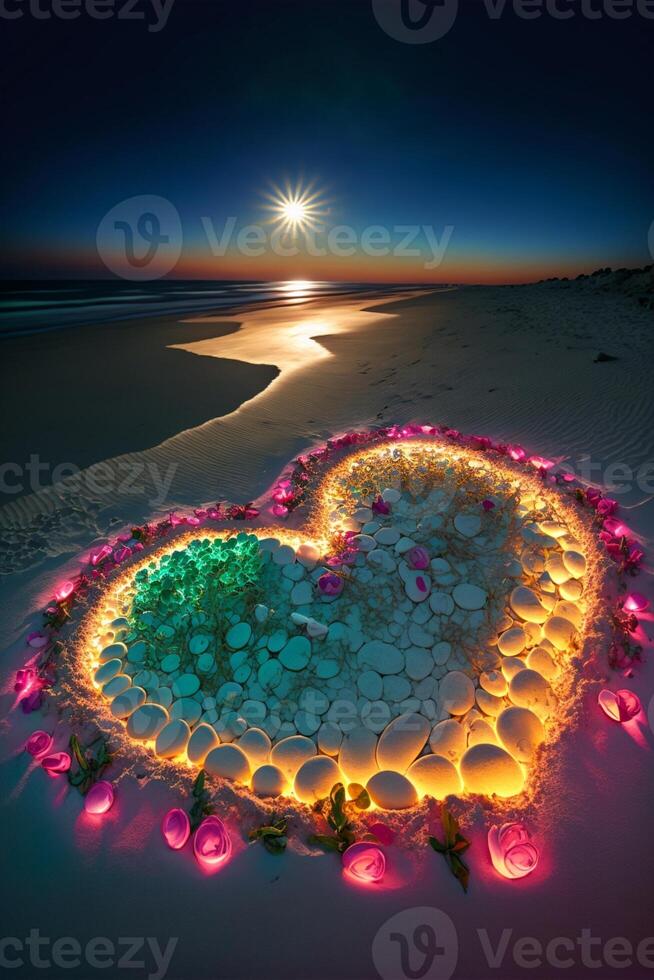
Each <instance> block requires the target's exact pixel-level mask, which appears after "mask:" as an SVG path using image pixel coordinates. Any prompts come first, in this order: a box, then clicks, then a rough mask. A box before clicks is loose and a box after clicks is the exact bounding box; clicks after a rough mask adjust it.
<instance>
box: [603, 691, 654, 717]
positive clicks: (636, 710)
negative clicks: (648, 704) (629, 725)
mask: <svg viewBox="0 0 654 980" xmlns="http://www.w3.org/2000/svg"><path fill="white" fill-rule="evenodd" d="M597 702H598V704H599V706H600V708H601V709H602V711H603V712H604V714H605V715H607V717H609V718H610V719H611V720H612V721H618V722H620V723H621V724H624V723H625V722H627V721H631V720H632V719H633V718H635V717H636V715H639V714H640V712H641V711H642V710H643V706H642V704H641V703H640V698H639V697H638V695H637V694H634V692H633V691H629V690H627V689H626V688H624V689H623V690H621V691H609V690H608V688H604V689H603V690H602V691H600V692H599V694H598V696H597Z"/></svg>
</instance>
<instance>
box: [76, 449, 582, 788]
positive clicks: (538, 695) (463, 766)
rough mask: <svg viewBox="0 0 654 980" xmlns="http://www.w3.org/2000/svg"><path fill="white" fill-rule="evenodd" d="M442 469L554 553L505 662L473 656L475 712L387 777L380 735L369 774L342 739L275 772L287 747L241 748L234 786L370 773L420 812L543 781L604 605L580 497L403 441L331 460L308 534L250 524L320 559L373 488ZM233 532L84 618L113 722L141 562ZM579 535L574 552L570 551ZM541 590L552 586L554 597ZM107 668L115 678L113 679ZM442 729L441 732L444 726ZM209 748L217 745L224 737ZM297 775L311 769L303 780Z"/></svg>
mask: <svg viewBox="0 0 654 980" xmlns="http://www.w3.org/2000/svg"><path fill="white" fill-rule="evenodd" d="M445 469H446V470H447V471H448V472H449V473H450V475H451V473H452V472H455V474H456V480H457V484H458V486H459V488H460V489H461V490H462V492H464V493H469V494H470V503H471V504H472V503H474V505H475V506H476V507H477V508H478V507H479V504H480V493H483V494H484V496H485V497H490V498H492V497H493V496H496V497H497V498H498V499H504V500H506V499H507V498H512V499H513V504H514V506H515V507H516V508H517V509H518V513H520V514H522V515H523V516H524V517H525V518H526V519H528V520H529V521H530V522H531V525H532V526H533V527H536V528H537V532H535V533H536V534H537V535H538V537H537V540H536V544H535V545H534V548H535V551H537V552H538V551H539V550H542V551H543V554H544V557H545V559H546V560H544V561H543V562H538V561H535V562H532V563H531V564H530V563H529V562H526V561H525V562H524V564H523V569H524V571H523V573H522V575H521V577H520V578H518V579H513V580H511V584H510V586H509V587H508V588H506V589H505V590H504V592H503V593H502V598H503V601H505V603H506V610H507V616H506V624H505V627H504V633H503V634H502V635H503V636H504V640H503V641H502V640H500V642H499V643H498V644H497V646H496V647H495V648H494V650H491V651H490V653H491V655H492V657H493V658H494V659H495V663H494V664H493V665H492V667H490V666H489V664H488V662H487V660H484V658H483V657H482V658H481V660H480V665H479V666H477V665H476V664H474V663H471V664H470V667H469V669H465V672H466V673H467V674H468V676H469V677H471V678H473V679H476V680H477V681H478V683H479V686H478V687H477V688H476V701H475V704H474V707H473V708H472V709H471V710H468V711H467V712H466V713H465V714H464V715H463V716H461V715H457V716H456V717H454V718H452V719H450V720H446V721H444V722H442V723H441V724H442V725H443V728H444V729H445V728H447V726H450V727H451V728H452V731H450V730H449V729H448V731H447V737H444V738H443V739H440V740H439V738H435V737H434V733H432V735H431V736H430V738H429V741H428V746H429V744H431V749H430V748H429V747H428V749H427V752H428V753H431V754H427V755H422V756H420V758H419V759H417V760H416V761H414V759H415V758H416V756H415V755H413V756H410V755H403V753H404V752H405V748H406V746H405V745H404V743H403V746H404V747H403V748H402V750H401V751H400V753H399V755H398V760H397V764H396V765H395V766H393V764H392V756H390V758H391V762H390V763H389V759H388V757H386V755H385V756H384V764H383V767H382V770H383V771H380V772H378V771H377V768H378V765H379V760H377V761H375V755H376V754H378V752H377V736H373V735H372V733H370V735H371V739H370V745H369V746H367V745H366V746H363V747H359V748H360V749H361V751H363V755H365V756H366V759H367V760H368V762H367V764H366V765H365V766H363V768H362V769H361V771H359V769H358V768H357V767H358V766H360V765H363V763H362V762H361V760H362V758H363V756H362V755H361V751H359V752H358V755H357V756H356V758H354V757H352V755H351V747H350V746H346V745H345V743H344V746H343V749H342V751H341V752H340V755H339V756H337V757H336V758H335V759H331V758H330V757H328V756H321V755H317V756H315V760H316V761H311V762H310V764H309V760H311V759H312V757H311V755H310V754H309V755H306V757H304V756H303V757H302V758H301V759H300V758H299V757H298V760H296V761H297V765H295V762H294V763H293V766H291V768H290V769H288V767H286V768H284V767H282V769H280V768H279V763H278V761H277V760H278V757H279V758H281V757H282V754H283V752H282V754H280V751H279V750H277V749H276V748H275V747H273V752H272V753H271V755H270V757H269V759H268V760H266V761H264V762H263V764H262V761H261V759H260V758H258V757H257V759H256V760H255V759H254V758H252V759H249V758H248V759H247V763H248V764H246V763H245V762H244V760H242V759H241V758H240V755H239V757H238V760H231V759H230V760H227V762H229V763H230V765H231V763H232V762H233V761H234V762H235V761H238V762H239V763H240V765H239V766H236V769H235V770H234V772H235V778H236V779H237V781H238V780H241V781H242V782H244V783H245V785H249V784H250V782H251V781H252V785H253V788H254V789H256V790H257V792H260V791H261V790H263V792H261V795H269V794H268V792H267V791H266V788H267V787H270V793H271V794H272V795H273V796H274V795H277V793H278V792H280V791H281V788H282V787H283V791H284V792H285V793H288V794H289V795H293V796H295V798H296V799H297V800H300V801H303V802H311V801H312V799H313V798H314V796H315V792H314V788H313V787H314V785H318V784H317V783H316V779H318V783H319V784H320V786H322V783H323V782H324V783H325V785H326V784H327V783H328V782H330V781H332V782H336V781H337V778H342V779H343V781H344V782H345V783H346V784H347V783H350V782H353V781H356V782H367V781H369V780H370V779H374V783H373V784H372V787H371V790H374V792H372V796H373V799H374V800H375V801H376V803H377V805H378V806H388V805H391V804H392V802H393V800H395V805H396V806H402V805H403V806H412V805H414V801H415V799H421V798H422V797H423V796H425V795H431V796H435V797H436V798H443V797H444V796H446V795H448V794H450V793H454V794H459V795H460V794H461V792H463V793H471V794H481V795H483V796H491V795H495V796H498V797H501V798H509V797H513V796H515V795H516V794H519V793H521V792H522V790H523V789H524V788H525V787H527V788H529V789H530V790H533V789H534V786H535V779H536V777H537V772H536V771H535V770H534V769H533V768H532V759H533V756H534V753H535V752H537V751H538V750H539V746H540V745H542V743H543V742H544V743H549V744H550V745H553V744H554V742H555V741H556V739H557V736H558V734H559V731H560V729H561V727H562V724H563V722H562V720H561V719H562V717H563V709H564V707H565V706H566V705H568V704H569V703H570V702H571V700H572V699H573V698H574V696H575V694H576V693H577V691H576V688H577V685H578V677H576V676H575V675H574V673H573V671H572V670H569V669H567V668H568V663H569V660H570V658H571V657H572V655H573V654H574V653H575V652H576V651H578V650H579V649H580V648H581V646H582V644H583V642H584V640H585V639H586V637H587V633H588V624H589V623H591V622H592V616H593V613H594V611H595V610H596V608H597V607H598V603H599V589H600V581H599V575H598V574H597V573H598V570H599V567H600V566H599V562H600V558H599V556H598V551H597V548H596V544H595V540H594V536H593V535H592V533H591V532H590V531H589V530H588V529H587V528H586V527H585V525H584V524H583V522H582V520H581V519H580V517H579V514H578V513H577V511H576V510H575V509H574V507H573V505H572V504H571V503H570V502H568V501H567V500H565V499H564V498H563V497H562V496H561V495H560V494H559V493H558V492H556V491H555V490H554V489H552V488H550V487H547V486H545V485H544V484H543V483H542V481H541V480H540V479H539V478H538V477H535V476H534V477H532V476H531V474H529V473H523V472H521V471H519V470H518V469H517V468H515V467H513V466H512V465H511V464H510V463H502V462H500V461H498V460H495V459H493V461H492V462H490V461H489V460H487V459H485V458H483V457H481V458H480V457H479V456H478V455H477V454H476V453H474V452H473V451H470V450H467V449H463V448H460V447H456V446H451V445H449V444H447V445H441V444H439V443H435V442H433V441H431V440H429V441H422V440H415V441H414V440H411V441H407V442H405V443H402V444H401V445H398V444H396V443H393V444H384V445H380V446H376V447H374V448H368V449H364V450H362V451H359V452H356V453H353V454H350V455H348V456H346V457H345V458H344V459H343V460H342V461H341V462H340V463H338V464H335V465H334V466H333V467H332V468H331V469H330V470H329V471H328V472H327V474H326V476H325V478H324V479H323V481H322V482H321V484H320V485H319V486H317V487H316V488H315V490H314V491H313V493H312V496H311V499H310V507H309V514H308V519H307V523H306V533H301V532H300V531H297V530H295V531H291V530H287V529H285V528H279V527H274V528H265V529H263V528H262V529H247V530H248V532H249V533H254V534H256V535H257V536H259V537H261V538H263V537H272V536H274V537H275V538H277V539H278V540H280V542H281V543H283V544H290V545H291V546H292V547H293V548H294V549H296V550H297V549H298V548H299V547H300V545H301V544H303V543H304V544H306V543H310V544H312V545H313V546H315V547H316V548H317V549H318V551H319V553H320V554H328V553H329V552H330V550H331V543H332V542H333V540H334V535H335V532H337V531H342V530H345V529H348V528H350V527H352V515H353V514H354V512H355V511H356V510H357V508H359V509H360V508H361V507H362V498H364V505H365V496H366V494H370V495H374V494H376V493H377V492H379V490H381V489H383V488H384V487H388V486H398V487H400V486H401V488H402V490H403V492H407V493H411V492H414V493H416V494H419V493H420V488H421V485H422V484H423V483H426V482H427V483H428V482H429V481H430V480H431V481H433V480H435V479H438V478H439V474H440V475H441V476H442V474H443V472H444V470H445ZM481 499H484V497H482V498H481ZM355 526H357V527H358V525H355ZM239 530H241V529H239ZM236 533H238V532H237V530H234V531H215V530H213V531H212V530H207V529H202V530H199V531H191V532H188V533H186V534H184V535H182V536H180V537H178V538H176V539H174V540H172V541H170V542H168V543H167V544H165V545H164V546H163V547H161V548H158V549H157V550H156V551H152V552H150V553H148V555H147V556H146V557H144V558H143V559H142V560H141V561H139V562H138V563H136V564H133V565H131V566H130V567H128V568H126V569H125V570H124V571H122V572H120V573H119V574H118V576H117V577H116V578H115V579H114V581H113V582H112V584H111V585H109V586H108V587H107V588H106V590H105V592H104V593H103V595H102V598H101V600H100V602H99V603H98V605H97V607H96V608H95V610H94V611H93V612H92V613H91V614H90V615H89V616H88V617H87V619H86V621H85V623H84V634H83V635H84V640H83V645H82V648H81V651H80V652H81V658H80V666H81V667H82V673H83V676H82V677H81V678H80V680H82V681H83V686H84V688H85V690H86V692H87V694H91V693H92V694H93V695H94V696H95V704H96V705H97V707H96V713H98V712H99V713H100V714H102V715H103V716H104V717H105V718H110V717H111V715H110V712H109V706H108V703H107V702H106V701H105V700H104V698H102V697H98V694H99V691H100V683H99V682H98V681H97V680H96V678H97V677H98V674H97V671H98V669H99V668H101V666H103V665H101V661H100V653H101V651H102V650H103V649H104V648H105V647H106V646H107V645H108V644H110V643H112V642H113V641H114V639H115V637H116V632H115V629H114V627H113V623H114V621H115V620H116V619H117V618H119V617H121V616H124V615H125V613H126V612H127V611H128V604H129V601H130V597H131V593H132V589H133V578H134V575H135V573H136V572H137V571H138V569H139V568H141V567H143V566H145V565H147V564H148V563H150V562H152V561H153V560H156V559H158V558H160V557H161V556H162V555H163V554H165V553H169V552H172V551H174V550H176V549H179V548H180V547H183V545H184V543H185V542H188V541H190V540H191V539H193V538H194V537H198V536H202V537H213V536H219V537H224V536H227V535H232V534H236ZM571 542H572V543H574V549H571V548H570V547H569V546H570V543H571ZM571 552H573V556H571ZM564 554H565V556H566V557H565V560H564V558H563V555H564ZM509 557H510V558H515V557H516V554H514V553H512V552H507V558H509ZM547 566H549V567H550V568H551V569H552V570H554V572H555V576H556V578H557V579H565V581H561V582H560V583H558V584H557V582H556V581H554V578H553V577H551V576H549V575H547V576H546V578H545V579H543V575H544V569H545V568H546V567H547ZM573 574H574V575H575V578H574V579H572V575H573ZM570 581H572V582H573V583H578V587H577V588H572V589H571V588H570V587H569V582H570ZM545 586H547V588H551V591H549V592H548V591H545ZM512 589H513V591H511V590H512ZM571 596H574V598H570V597H571ZM541 623H542V624H543V625H542V626H541V625H540V624H541ZM511 631H514V632H513V633H512V632H511ZM498 639H499V637H498ZM496 642H497V641H496ZM481 653H482V651H480V654H481ZM487 653H488V651H486V652H485V654H484V656H486V654H487ZM105 659H106V658H105ZM482 661H483V662H482ZM111 669H112V668H109V671H108V673H111ZM99 676H100V678H101V679H102V683H103V684H104V683H106V674H105V673H102V674H100V675H99ZM111 680H113V678H111ZM114 723H115V721H114ZM121 724H123V725H124V722H123V723H121ZM432 724H433V723H432ZM196 727H200V726H196ZM205 727H208V726H206V725H205ZM440 734H441V732H439V736H440ZM442 734H443V736H445V731H443V732H442ZM455 736H456V737H455ZM296 738H297V739H298V744H299V742H300V741H301V742H303V743H305V742H309V741H310V740H309V739H305V738H303V737H302V736H297V737H296ZM130 744H131V745H132V746H133V747H134V746H135V745H136V744H137V743H134V742H133V741H131V740H130ZM138 744H139V745H141V746H144V747H145V748H146V749H149V750H151V751H152V752H154V750H155V740H154V739H147V740H143V739H142V740H141V741H140V742H139V743H138ZM207 744H209V743H207ZM277 745H282V743H277ZM244 747H245V746H244ZM211 748H212V750H213V751H215V744H214V743H212V745H211ZM225 748H227V746H225ZM299 748H302V746H299ZM298 750H299V749H298ZM230 751H231V749H230ZM419 751H420V749H419V748H418V750H417V753H419ZM366 753H367V754H366ZM417 753H416V754H417ZM161 754H162V755H164V754H165V753H161ZM232 754H233V755H236V753H234V752H233V753H232ZM241 754H243V753H241ZM245 754H247V749H246V752H245ZM291 754H292V753H291ZM400 756H402V758H401V759H400ZM368 757H369V758H368ZM321 759H322V760H324V761H322V762H321V761H319V760H321ZM171 761H172V762H174V763H177V764H180V765H184V766H199V765H202V763H203V761H204V755H203V754H202V752H201V751H200V752H197V753H195V754H193V762H192V763H191V762H189V761H188V759H187V756H186V753H185V752H184V753H183V754H181V755H177V756H175V757H174V758H173V759H172V760H171ZM389 766H390V768H389ZM303 767H306V768H303ZM300 769H302V770H303V771H302V773H301V774H300V777H299V779H297V780H296V777H297V775H298V773H299V772H300ZM364 769H365V772H364ZM225 775H228V774H227V772H225ZM253 776H254V778H252V777H253ZM318 777H319V778H318ZM355 777H356V778H355ZM291 787H294V789H291ZM461 787H462V790H461Z"/></svg>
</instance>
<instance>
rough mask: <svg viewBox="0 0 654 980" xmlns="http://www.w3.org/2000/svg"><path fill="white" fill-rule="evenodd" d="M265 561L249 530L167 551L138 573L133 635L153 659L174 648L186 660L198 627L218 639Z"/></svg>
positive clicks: (252, 591) (250, 594)
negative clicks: (141, 641) (246, 532)
mask: <svg viewBox="0 0 654 980" xmlns="http://www.w3.org/2000/svg"><path fill="white" fill-rule="evenodd" d="M261 565H262V562H261V551H260V548H259V542H258V540H257V538H256V537H255V536H254V535H251V534H239V535H238V536H236V537H233V538H229V539H221V538H200V539H197V540H193V541H190V542H189V543H188V544H186V545H185V546H184V547H183V548H181V549H180V550H178V551H173V552H171V553H169V554H166V555H163V556H162V557H161V559H159V560H158V561H153V562H151V563H150V565H149V566H148V567H146V568H143V569H141V570H140V571H139V572H137V573H136V575H135V577H134V585H135V591H134V596H133V599H132V609H131V613H130V616H129V620H130V626H131V628H132V630H133V634H135V635H138V637H139V638H140V639H143V640H145V641H146V642H147V643H148V644H149V649H150V651H151V655H154V657H155V658H156V653H155V651H158V653H159V655H160V654H161V653H163V652H165V651H166V650H170V649H171V648H173V649H175V651H176V652H178V653H179V654H180V656H181V658H182V661H184V660H185V659H186V657H185V653H186V650H187V648H188V643H189V640H190V638H191V637H192V635H193V634H194V632H195V631H197V630H198V629H199V628H203V629H204V630H207V631H210V632H211V633H212V634H213V636H214V637H215V638H217V639H219V638H220V637H221V634H223V635H224V632H225V631H226V629H227V628H228V627H229V617H230V616H231V615H232V614H233V613H234V609H235V606H236V604H237V603H239V602H240V603H244V602H247V601H248V597H250V598H252V599H254V597H255V594H256V586H257V583H258V581H259V577H260V574H261ZM147 660H148V661H150V660H151V656H148V658H147ZM152 666H154V663H153V664H152Z"/></svg>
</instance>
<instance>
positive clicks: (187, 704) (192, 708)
mask: <svg viewBox="0 0 654 980" xmlns="http://www.w3.org/2000/svg"><path fill="white" fill-rule="evenodd" d="M201 714H202V705H201V704H200V703H199V702H198V701H194V700H193V698H178V699H177V700H176V701H173V703H172V705H171V708H170V717H171V718H183V719H184V721H187V722H188V723H189V725H194V724H195V723H196V721H199V720H200V715H201Z"/></svg>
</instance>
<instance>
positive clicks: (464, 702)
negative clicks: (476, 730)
mask: <svg viewBox="0 0 654 980" xmlns="http://www.w3.org/2000/svg"><path fill="white" fill-rule="evenodd" d="M438 703H439V705H440V706H441V707H442V708H443V709H444V710H445V711H449V713H450V714H451V715H464V714H465V713H466V711H469V710H470V708H472V706H473V704H474V703H475V685H474V684H473V683H472V681H471V680H470V678H469V677H468V676H467V674H464V673H463V672H462V671H460V670H451V671H449V673H447V674H446V675H445V677H443V678H442V679H441V681H440V685H439V688H438Z"/></svg>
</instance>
